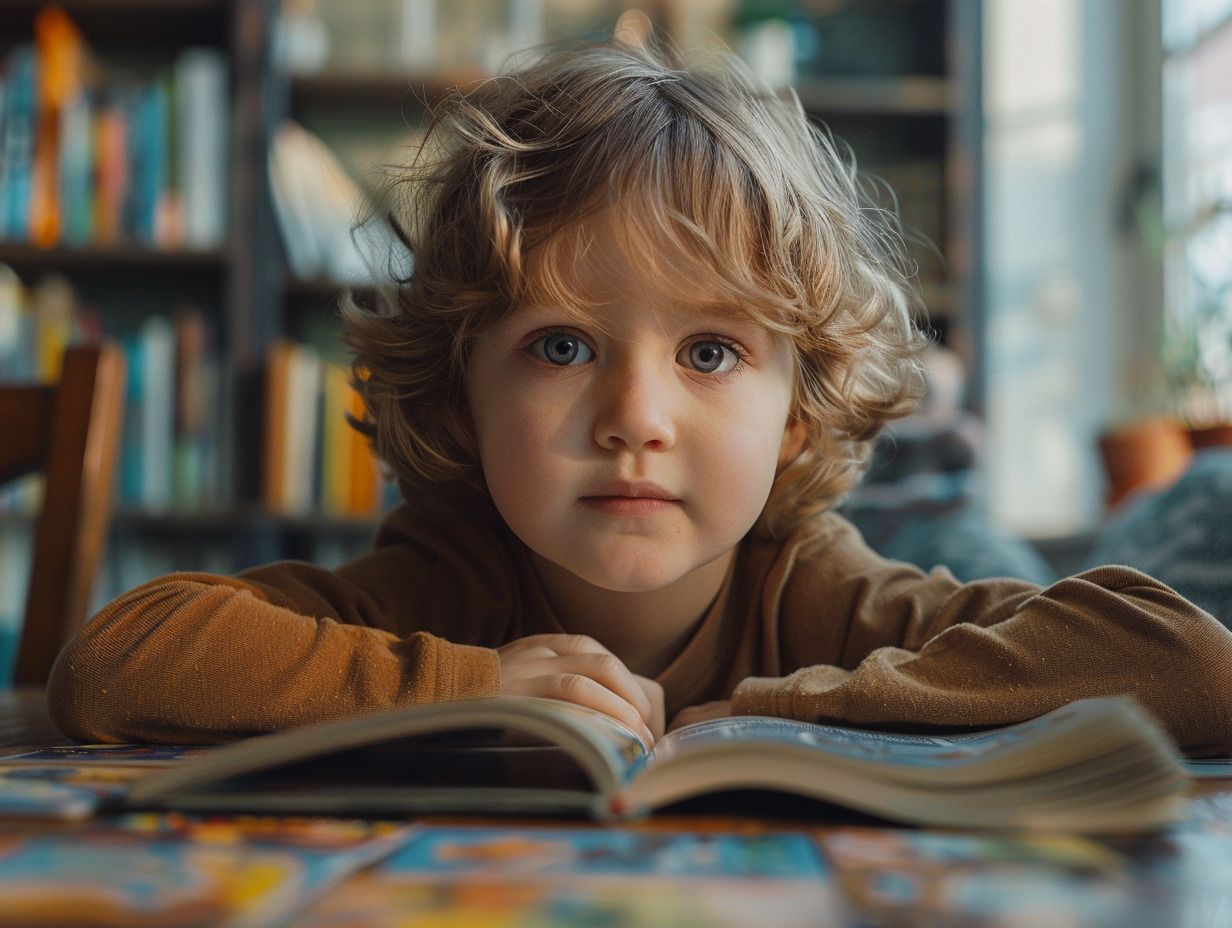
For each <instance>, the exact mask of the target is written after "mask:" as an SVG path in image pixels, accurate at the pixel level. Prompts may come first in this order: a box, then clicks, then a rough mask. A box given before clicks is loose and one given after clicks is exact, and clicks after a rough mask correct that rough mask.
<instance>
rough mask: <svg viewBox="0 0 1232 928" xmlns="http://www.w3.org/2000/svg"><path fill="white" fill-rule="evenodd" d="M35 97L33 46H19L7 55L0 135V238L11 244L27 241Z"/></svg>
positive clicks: (35, 76) (36, 89) (35, 81)
mask: <svg viewBox="0 0 1232 928" xmlns="http://www.w3.org/2000/svg"><path fill="white" fill-rule="evenodd" d="M37 96H38V80H37V67H36V54H35V50H34V46H33V45H20V46H18V47H17V48H15V49H13V51H12V53H11V54H10V55H9V63H8V86H7V92H6V93H5V104H4V109H5V113H4V129H3V134H2V135H0V172H2V174H0V177H2V179H3V183H0V237H2V238H5V239H8V240H10V241H17V242H24V241H26V240H28V239H29V237H30V187H31V174H32V171H33V166H34V131H35V101H36V99H37Z"/></svg>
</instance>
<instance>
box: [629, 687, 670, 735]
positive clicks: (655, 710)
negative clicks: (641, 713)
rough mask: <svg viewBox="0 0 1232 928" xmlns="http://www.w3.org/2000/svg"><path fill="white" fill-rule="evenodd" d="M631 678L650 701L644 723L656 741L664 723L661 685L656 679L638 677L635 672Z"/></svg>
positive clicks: (661, 732) (661, 733)
mask: <svg viewBox="0 0 1232 928" xmlns="http://www.w3.org/2000/svg"><path fill="white" fill-rule="evenodd" d="M633 679H634V680H636V681H637V684H638V686H640V687H641V688H642V692H643V693H645V694H646V699H647V700H649V701H650V718H649V719H647V720H646V724H647V725H648V726H650V731H651V733H652V734H653V735H654V737H655V740H656V741H658V740H659V739H660V738H662V737H663V730H664V727H665V725H666V718H665V716H664V713H665V710H664V707H663V687H662V686H660V685H659V684H658V683H657V682H656V681H654V680H651V679H649V678H648V677H640V676H638V675H637V674H634V675H633Z"/></svg>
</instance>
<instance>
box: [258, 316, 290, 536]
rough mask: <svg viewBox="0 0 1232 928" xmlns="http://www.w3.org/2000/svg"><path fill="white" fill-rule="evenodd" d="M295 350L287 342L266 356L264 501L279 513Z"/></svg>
mask: <svg viewBox="0 0 1232 928" xmlns="http://www.w3.org/2000/svg"><path fill="white" fill-rule="evenodd" d="M294 351H295V346H294V344H293V343H292V342H290V341H289V340H287V339H283V338H280V339H278V340H276V341H275V342H273V343H272V344H271V345H270V346H269V348H268V349H267V351H266V354H265V407H264V416H263V418H262V420H261V429H262V436H263V441H262V455H261V457H262V470H261V501H262V502H263V503H264V504H265V506H266V507H267V508H269V509H271V510H274V511H276V512H280V511H282V509H283V508H285V500H286V487H285V482H286V470H287V405H288V401H289V397H288V395H287V394H288V390H289V383H290V376H291V355H292V354H293V353H294Z"/></svg>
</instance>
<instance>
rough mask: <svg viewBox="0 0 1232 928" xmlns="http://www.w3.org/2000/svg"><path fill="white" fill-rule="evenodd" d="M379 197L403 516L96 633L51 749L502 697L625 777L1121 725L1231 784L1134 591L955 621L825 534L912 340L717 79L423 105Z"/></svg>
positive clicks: (362, 357) (1201, 643) (622, 58)
mask: <svg viewBox="0 0 1232 928" xmlns="http://www.w3.org/2000/svg"><path fill="white" fill-rule="evenodd" d="M396 191H400V192H402V193H405V194H407V196H408V198H409V199H410V200H411V202H412V204H413V207H412V209H411V210H410V211H409V212H403V211H401V210H400V209H394V210H392V212H391V216H392V217H393V218H394V219H395V224H396V226H397V228H398V230H399V232H400V234H401V235H402V236H404V238H405V242H406V244H407V245H408V246H409V248H410V249H411V251H412V253H413V255H414V271H413V273H412V274H411V275H410V276H409V278H408V279H406V280H403V281H401V286H400V287H399V289H398V292H397V294H396V298H395V299H394V301H393V304H392V305H391V307H390V308H389V309H388V310H387V311H384V312H375V311H372V312H370V311H365V310H363V309H361V308H359V307H357V306H354V305H351V306H349V307H348V308H347V310H346V322H347V327H348V335H347V339H348V342H349V344H350V345H351V346H352V347H353V348H354V349H355V352H356V360H355V368H354V369H355V372H356V377H357V381H358V382H359V384H360V387H361V388H362V391H363V394H364V398H365V400H366V403H367V410H368V413H367V423H366V424H367V426H368V428H369V429H370V430H371V434H372V435H373V440H374V442H375V447H376V450H377V451H378V452H379V454H380V455H381V456H382V457H383V458H384V459H385V461H387V462H388V464H389V466H390V467H391V468H392V469H393V471H394V472H396V474H397V476H398V478H399V479H400V482H401V488H402V491H403V497H404V499H405V502H404V503H403V504H402V505H401V506H399V507H398V508H397V509H395V510H394V511H393V512H392V513H391V514H390V515H389V516H388V517H387V518H386V519H385V521H384V523H383V524H382V526H381V527H380V530H379V532H378V534H377V536H376V539H375V542H374V545H373V548H372V550H371V551H369V552H368V553H366V554H365V555H363V556H361V557H359V558H358V559H356V560H355V561H352V562H351V563H348V564H346V565H344V566H342V567H340V568H338V569H336V570H325V569H322V568H319V567H315V566H312V565H310V564H305V563H278V564H272V565H269V566H265V567H260V568H257V569H254V570H249V571H246V572H244V573H242V574H240V575H239V576H236V577H233V578H227V577H219V576H210V575H203V574H174V575H171V576H167V577H163V578H161V579H158V580H154V581H152V582H150V583H147V584H145V585H143V586H141V587H138V588H137V589H135V590H132V591H131V592H129V593H127V594H125V595H123V596H121V597H119V598H118V599H116V600H115V601H114V602H112V603H111V604H110V605H108V606H107V607H106V608H105V609H104V610H103V611H102V612H101V613H100V614H99V615H98V616H97V617H95V619H94V620H93V621H92V622H91V623H90V624H89V626H88V627H87V628H86V629H85V631H84V632H83V633H82V634H81V635H80V636H79V637H78V638H77V639H76V640H74V641H73V642H72V643H71V644H70V645H69V646H68V647H67V648H66V649H65V651H64V653H63V654H62V655H61V656H60V659H59V661H58V663H57V664H56V667H55V670H54V672H53V674H52V679H51V682H50V688H49V695H48V699H49V705H50V709H51V712H52V714H53V717H54V719H55V720H56V722H57V724H58V725H59V726H60V727H61V728H62V729H63V731H64V732H65V733H67V734H68V735H71V736H73V737H75V738H80V739H83V740H86V741H105V740H119V741H130V740H131V741H168V742H205V741H225V740H228V739H235V738H239V737H242V736H245V735H250V734H253V733H258V732H268V731H272V730H275V729H282V728H287V727H291V726H298V725H303V724H306V723H310V722H316V721H321V720H325V719H331V718H337V717H340V716H346V715H350V714H355V713H360V712H365V711H370V710H377V709H384V708H387V707H391V706H397V705H403V704H408V703H417V702H429V701H436V700H453V699H463V698H468V697H481V696H496V695H498V694H502V693H504V694H529V695H535V696H545V697H550V698H554V699H561V700H567V701H570V702H574V703H579V704H582V705H586V706H591V707H594V708H596V709H598V710H601V711H603V712H605V713H607V714H609V715H611V716H612V717H614V718H617V719H619V720H621V721H623V722H625V723H627V724H628V725H629V726H630V727H632V728H633V729H634V730H636V731H637V732H639V734H640V735H641V736H642V737H643V738H644V739H645V740H646V741H648V742H649V741H652V740H653V739H654V738H655V737H657V736H658V735H659V734H660V733H661V732H662V731H663V729H664V726H665V722H666V723H667V724H669V725H670V724H673V723H674V724H677V725H679V724H683V723H687V722H691V721H696V720H700V719H703V718H707V717H712V716H715V715H720V714H727V713H755V714H769V715H778V716H787V717H792V718H797V719H804V720H819V721H829V722H841V723H848V724H855V725H875V726H886V727H895V728H914V729H921V728H927V727H930V726H940V727H946V728H950V727H954V726H958V727H963V726H991V725H1001V724H1007V723H1011V722H1016V721H1020V720H1022V719H1026V718H1029V717H1032V716H1035V715H1037V714H1039V713H1042V712H1045V711H1047V710H1050V709H1053V708H1055V707H1057V706H1059V705H1061V704H1063V703H1065V702H1068V701H1070V700H1074V699H1079V698H1083V697H1089V696H1099V695H1109V694H1121V693H1131V694H1133V695H1134V696H1136V697H1138V699H1139V700H1140V701H1141V702H1142V704H1143V705H1144V706H1145V707H1146V708H1147V709H1149V710H1150V711H1152V712H1153V713H1155V715H1156V716H1157V717H1158V718H1159V719H1160V720H1161V721H1162V723H1163V724H1164V725H1165V726H1167V728H1168V730H1169V731H1170V732H1171V733H1172V735H1173V736H1174V737H1175V738H1176V740H1177V742H1178V743H1179V744H1180V745H1181V747H1183V748H1184V749H1185V750H1187V751H1189V752H1190V753H1192V754H1228V753H1232V634H1230V633H1229V632H1228V631H1227V630H1225V629H1224V628H1223V626H1221V625H1219V624H1218V623H1217V622H1215V621H1214V620H1213V619H1212V618H1211V617H1210V616H1209V615H1207V614H1206V613H1204V612H1202V611H1201V610H1199V609H1198V608H1196V607H1194V606H1192V605H1191V604H1189V603H1188V602H1186V601H1185V600H1184V599H1182V598H1181V597H1180V596H1178V595H1177V594H1175V593H1173V592H1172V591H1171V590H1169V589H1167V588H1166V587H1164V586H1162V585H1161V584H1159V583H1156V582H1154V581H1152V580H1151V579H1149V578H1148V577H1146V576H1144V575H1142V574H1140V573H1137V572H1135V571H1132V570H1130V569H1128V568H1120V567H1105V568H1101V569H1098V570H1092V571H1089V572H1087V573H1086V574H1083V575H1081V576H1079V577H1075V578H1072V579H1068V580H1064V581H1062V582H1060V583H1057V584H1055V585H1053V586H1051V587H1049V588H1046V589H1041V588H1039V587H1036V586H1033V585H1030V584H1027V583H1024V582H1019V581H1011V580H987V581H980V582H974V583H970V584H967V585H962V584H960V583H958V582H957V581H955V580H954V578H953V577H952V576H951V575H950V574H949V573H948V572H947V571H946V570H944V569H937V570H935V571H933V572H931V573H928V574H925V573H923V572H921V571H919V570H917V569H915V568H913V567H909V566H907V565H904V564H899V563H894V562H890V561H886V560H883V559H881V558H880V557H878V556H877V555H875V554H874V553H872V552H871V551H870V550H869V549H868V548H867V547H866V546H865V545H864V544H863V542H862V541H861V539H860V537H859V536H858V534H857V533H856V532H855V530H854V529H852V528H851V527H850V525H849V524H848V523H846V522H844V521H843V520H842V519H841V518H839V517H838V516H836V515H834V514H832V513H830V512H828V511H827V510H828V508H829V507H830V506H831V504H833V503H834V502H835V501H836V500H838V499H839V498H840V497H841V496H842V495H843V494H844V493H845V492H846V491H848V490H849V489H850V488H851V487H852V485H853V484H854V483H855V481H856V480H857V478H858V476H859V473H860V471H861V468H862V465H863V463H864V462H865V460H866V457H867V455H868V452H869V448H870V444H871V442H872V440H873V439H874V437H875V436H876V434H877V432H878V430H879V428H880V427H881V426H882V425H883V423H884V422H886V421H887V420H888V419H890V418H892V417H895V416H900V415H902V414H905V413H906V412H908V411H909V410H910V409H911V408H912V406H913V404H914V402H915V401H916V399H917V398H918V394H919V392H920V374H919V364H918V360H917V358H918V354H919V352H920V351H921V350H922V348H923V345H924V339H923V338H922V337H921V335H920V334H919V333H918V331H917V329H916V327H915V326H914V325H913V322H912V318H911V304H912V301H913V297H912V295H911V290H910V283H909V275H908V274H907V273H906V272H905V270H904V268H905V267H906V263H905V261H904V259H903V256H902V253H901V239H900V236H899V235H898V234H897V232H896V230H895V227H894V224H893V222H892V221H889V220H888V218H887V217H886V215H885V214H884V213H882V212H881V211H878V210H876V209H874V208H872V207H871V206H870V205H869V203H868V202H866V200H865V199H864V198H863V196H862V194H861V188H860V185H859V183H858V181H857V179H856V177H855V174H854V171H853V169H852V168H851V167H850V166H849V165H848V164H846V163H845V161H844V160H843V159H842V158H841V157H840V156H839V155H838V154H837V153H836V150H835V148H834V146H833V144H832V143H831V142H830V141H829V140H828V139H827V138H826V136H825V135H823V134H821V133H819V132H816V131H815V130H813V129H811V128H810V126H809V124H808V122H807V120H806V118H805V116H804V114H803V112H802V111H801V108H800V106H799V105H798V103H796V102H795V101H793V100H790V99H785V98H782V97H778V96H776V95H775V94H773V93H771V92H769V91H766V90H763V89H761V88H759V87H758V86H756V85H755V84H754V83H753V82H752V81H750V80H749V79H748V78H746V77H745V76H743V75H742V73H741V71H740V70H739V68H738V67H736V66H735V65H728V66H726V67H724V68H723V69H720V70H718V71H716V72H714V73H702V72H698V73H690V72H687V71H685V70H682V69H681V68H679V67H678V66H677V65H676V64H675V63H673V62H672V61H671V60H670V59H669V58H668V56H667V54H666V53H664V52H661V51H658V50H656V49H653V48H650V49H648V48H646V47H640V46H636V45H626V44H622V43H620V42H613V43H610V44H606V45H597V46H585V47H578V48H573V49H571V50H559V51H557V52H555V53H553V54H551V55H549V56H548V57H546V58H545V59H544V60H543V61H541V62H540V63H539V64H537V65H535V66H532V67H529V68H527V69H525V70H523V71H521V72H519V73H517V74H515V75H512V76H510V77H505V78H500V79H495V80H492V81H489V82H486V83H485V84H483V85H482V86H480V87H479V88H478V89H476V90H474V91H473V92H471V93H469V94H455V95H454V96H453V97H452V98H451V99H449V100H448V101H446V102H445V103H444V104H442V105H441V106H440V107H439V108H438V109H437V111H436V112H435V114H434V127H433V130H432V133H431V135H430V137H429V142H428V144H427V145H426V146H425V149H424V153H423V154H422V155H421V158H420V160H419V161H418V162H417V164H416V166H415V168H414V169H413V170H410V171H409V172H408V173H407V174H406V177H405V183H403V184H400V185H396ZM393 202H397V199H396V198H395V200H394V201H393Z"/></svg>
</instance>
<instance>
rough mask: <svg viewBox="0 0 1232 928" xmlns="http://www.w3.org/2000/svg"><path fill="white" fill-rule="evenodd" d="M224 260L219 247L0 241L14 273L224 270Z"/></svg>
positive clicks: (0, 258) (0, 259) (3, 259)
mask: <svg viewBox="0 0 1232 928" xmlns="http://www.w3.org/2000/svg"><path fill="white" fill-rule="evenodd" d="M227 262H228V256H227V254H226V252H225V251H223V250H222V249H210V250H206V251H166V250H162V249H158V248H146V247H144V246H141V245H117V246H114V247H104V246H85V247H82V248H64V247H60V248H37V247H35V246H32V245H21V244H15V243H12V242H0V264H7V265H9V266H10V267H12V268H14V269H15V270H17V272H18V273H21V272H22V271H23V270H26V271H41V270H60V271H66V272H77V271H97V270H105V269H113V270H138V269H141V268H151V267H153V268H158V269H160V270H184V271H187V272H192V271H200V270H205V271H217V272H219V273H221V272H222V271H224V270H225V269H226V266H227Z"/></svg>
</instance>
